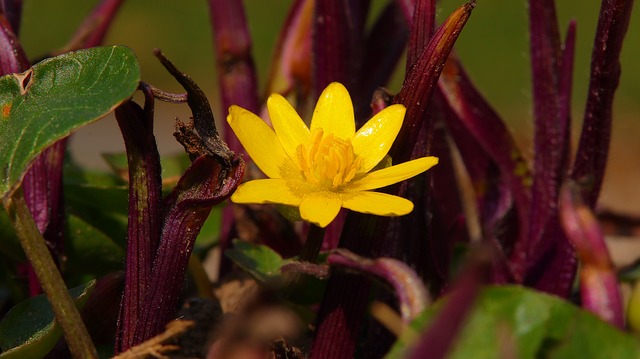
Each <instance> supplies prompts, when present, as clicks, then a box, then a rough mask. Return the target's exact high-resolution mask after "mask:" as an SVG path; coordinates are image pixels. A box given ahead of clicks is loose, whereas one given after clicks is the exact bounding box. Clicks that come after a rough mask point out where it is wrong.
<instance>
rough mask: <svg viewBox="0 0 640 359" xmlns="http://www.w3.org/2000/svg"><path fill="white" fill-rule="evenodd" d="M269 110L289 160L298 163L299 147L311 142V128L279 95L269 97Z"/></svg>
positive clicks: (274, 127)
mask: <svg viewBox="0 0 640 359" xmlns="http://www.w3.org/2000/svg"><path fill="white" fill-rule="evenodd" d="M267 108H268V109H269V117H271V123H272V124H273V129H274V130H275V131H276V135H277V136H278V139H279V140H280V144H282V147H283V148H284V150H285V152H287V155H289V158H291V160H292V161H293V162H295V163H298V156H297V153H296V151H297V148H298V145H300V144H303V143H307V142H308V141H309V128H307V125H305V123H304V122H303V121H302V119H301V118H300V116H299V115H298V113H297V112H296V110H294V109H293V107H291V105H290V104H289V102H288V101H287V100H286V99H285V98H284V97H282V96H280V95H278V94H273V95H271V96H269V99H268V100H267Z"/></svg>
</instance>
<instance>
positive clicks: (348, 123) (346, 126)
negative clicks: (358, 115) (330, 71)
mask: <svg viewBox="0 0 640 359" xmlns="http://www.w3.org/2000/svg"><path fill="white" fill-rule="evenodd" d="M353 116H354V115H353V103H352V102H351V96H349V92H348V91H347V89H346V88H345V87H344V86H343V85H342V84H340V83H338V82H332V83H330V84H329V86H327V88H326V89H324V91H322V94H321V95H320V98H319V99H318V103H317V104H316V108H315V110H314V111H313V118H312V119H311V130H313V129H315V128H322V130H323V131H324V133H325V135H326V134H329V133H333V135H334V136H336V137H337V138H340V139H343V140H346V139H350V138H352V137H353V135H354V134H355V133H356V123H355V118H354V117H353Z"/></svg>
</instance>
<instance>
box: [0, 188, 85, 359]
mask: <svg viewBox="0 0 640 359" xmlns="http://www.w3.org/2000/svg"><path fill="white" fill-rule="evenodd" d="M3 204H4V207H5V209H6V210H7V213H9V216H10V217H11V219H12V221H13V223H14V227H15V230H16V233H17V235H18V238H19V239H20V244H21V245H22V248H23V249H24V252H25V254H26V256H27V259H29V262H30V263H31V265H32V266H33V269H34V271H35V273H36V276H37V277H38V280H39V281H40V285H41V286H42V290H43V291H44V293H45V295H46V296H47V299H48V300H49V303H51V308H52V309H53V313H54V314H55V317H56V320H57V321H58V324H60V327H61V328H62V331H63V333H64V336H65V339H66V340H67V345H68V346H69V350H70V351H71V354H72V356H73V357H74V358H83V359H84V358H89V359H91V358H98V353H97V351H96V348H95V346H94V345H93V342H92V341H91V337H90V336H89V332H87V328H86V327H85V326H84V323H83V322H82V318H81V317H80V313H79V312H78V308H77V307H76V305H75V303H74V302H73V299H72V298H71V295H70V294H69V291H68V290H67V286H66V285H65V283H64V280H63V279H62V276H61V275H60V272H59V271H58V268H57V267H56V264H55V263H54V262H53V259H52V258H51V254H50V253H49V249H48V248H47V245H46V244H45V241H44V238H42V235H41V234H40V231H38V228H37V227H36V223H35V222H34V220H33V217H32V216H31V212H30V211H29V208H28V207H27V202H26V201H25V199H24V194H23V192H22V189H18V190H17V191H16V192H14V193H13V194H12V195H11V196H10V197H9V196H7V197H5V198H4V200H3Z"/></svg>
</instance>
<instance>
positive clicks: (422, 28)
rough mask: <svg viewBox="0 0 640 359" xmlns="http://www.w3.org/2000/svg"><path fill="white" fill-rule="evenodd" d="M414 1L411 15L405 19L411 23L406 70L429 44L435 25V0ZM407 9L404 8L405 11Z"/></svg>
mask: <svg viewBox="0 0 640 359" xmlns="http://www.w3.org/2000/svg"><path fill="white" fill-rule="evenodd" d="M414 2H415V3H416V4H415V7H413V6H412V7H413V8H414V9H413V16H412V17H410V18H409V19H408V21H407V23H408V24H411V38H410V39H409V46H408V48H407V66H406V71H407V72H409V70H410V69H411V66H412V65H413V64H414V63H415V62H416V61H417V60H418V57H419V56H420V53H421V52H422V51H424V50H425V49H426V47H427V46H428V45H429V40H431V37H433V33H434V31H435V25H436V1H435V0H414ZM396 3H397V2H396ZM405 6H406V4H405ZM408 10H409V9H405V12H407V11H408Z"/></svg>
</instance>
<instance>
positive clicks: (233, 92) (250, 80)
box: [209, 0, 260, 155]
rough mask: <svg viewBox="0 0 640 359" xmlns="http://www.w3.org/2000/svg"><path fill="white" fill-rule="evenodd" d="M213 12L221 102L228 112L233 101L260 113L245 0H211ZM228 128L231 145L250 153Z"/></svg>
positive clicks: (212, 21)
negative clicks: (243, 3)
mask: <svg viewBox="0 0 640 359" xmlns="http://www.w3.org/2000/svg"><path fill="white" fill-rule="evenodd" d="M209 13H210V16H211V24H212V29H213V39H214V45H215V49H216V68H217V71H218V82H219V84H220V93H221V96H222V103H221V106H222V108H223V109H224V112H225V114H226V111H227V109H228V108H229V106H231V105H238V106H241V107H243V108H246V109H247V110H249V111H251V112H253V113H259V112H260V104H259V102H258V82H257V78H256V74H255V66H254V63H253V58H252V56H251V34H250V33H249V27H248V24H247V19H246V15H245V12H244V7H243V5H242V1H237V0H209ZM225 129H226V130H225V131H224V132H225V137H224V140H225V142H226V143H227V144H228V145H229V148H231V150H232V151H234V152H236V153H238V154H245V155H246V153H245V152H244V148H243V147H242V145H241V144H240V142H239V141H238V138H237V137H236V135H235V134H234V133H233V131H231V129H230V128H228V127H226V128H225Z"/></svg>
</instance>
